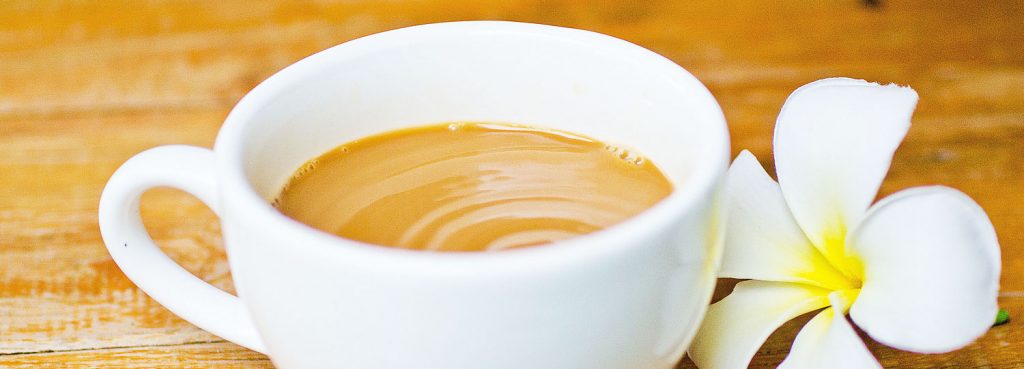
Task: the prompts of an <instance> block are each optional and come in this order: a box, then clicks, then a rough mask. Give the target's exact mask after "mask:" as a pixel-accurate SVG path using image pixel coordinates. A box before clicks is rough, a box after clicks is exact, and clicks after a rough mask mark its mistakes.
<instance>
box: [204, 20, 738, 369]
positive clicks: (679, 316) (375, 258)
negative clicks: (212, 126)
mask: <svg viewBox="0 0 1024 369" xmlns="http://www.w3.org/2000/svg"><path fill="white" fill-rule="evenodd" d="M466 121H469V122H499V123H516V124H526V125H531V126H536V127H547V128H554V129H559V130H565V131H569V132H575V133H579V134H583V135H586V136H589V137H593V138H596V139H599V140H601V141H603V142H607V143H611V144H616V145H622V146H625V147H629V148H632V149H636V150H637V151H638V152H640V153H642V154H643V155H644V156H646V157H647V158H649V159H650V160H653V162H654V163H656V164H657V165H658V167H659V168H660V169H661V170H662V171H663V173H665V175H666V176H667V177H668V178H669V179H670V180H671V181H672V182H673V185H674V186H675V190H674V192H673V194H672V195H670V196H669V197H668V198H666V199H665V200H663V201H661V202H660V203H658V204H656V205H655V206H654V207H652V208H651V209H648V210H647V211H645V212H644V213H641V214H640V215H638V216H636V217H634V218H632V219H630V220H627V221H626V222H623V223H621V224H619V225H615V226H613V227H610V228H608V229H606V230H602V231H599V232H595V233H592V234H588V235H584V236H579V237H575V238H572V239H570V240H566V241H562V242H557V243H554V244H551V245H546V246H541V247H534V248H528V249H523V250H512V251H506V252H500V253H497V254H482V253H470V254H473V255H467V254H461V253H460V254H459V255H455V254H450V253H449V254H431V253H427V252H419V251H407V250H397V249H389V248H383V247H375V246H370V245H365V244H360V243H358V242H355V241H349V240H344V239H341V238H338V237H335V236H332V235H329V234H327V233H324V232H320V231H317V230H314V229H312V228H309V227H305V226H303V225H301V224H299V223H297V222H295V221H292V220H290V219H287V218H285V217H284V215H281V214H280V213H276V211H275V210H274V209H273V208H272V207H270V206H269V202H270V201H271V200H272V199H273V198H274V197H275V196H277V195H278V193H279V191H280V189H281V187H282V186H283V185H284V184H285V183H286V182H287V181H288V179H289V178H290V176H291V175H292V174H293V173H294V171H295V170H296V169H297V168H298V167H299V166H301V165H302V164H303V163H305V162H306V161H308V160H310V159H312V158H315V157H317V156H319V155H320V154H322V153H324V152H326V151H328V150H330V149H332V148H334V147H336V146H338V145H340V144H343V143H345V142H348V141H352V140H355V139H358V138H361V137H365V136H369V135H372V134H376V133H381V132H386V131H391V130H395V129H400V128H406V127H413V126H422V125H427V124H433V123H443V122H466ZM214 151H215V152H216V155H217V157H218V166H219V167H218V169H219V170H220V171H222V172H228V173H233V174H236V175H234V176H233V177H236V179H231V178H232V175H228V176H227V178H226V179H225V180H224V183H222V190H221V191H222V192H223V196H224V199H223V200H222V201H223V202H224V203H225V204H227V206H226V208H225V209H224V211H225V212H226V214H221V216H222V218H223V219H225V220H224V226H223V228H224V232H225V238H226V243H227V244H228V253H229V256H230V259H231V266H232V270H233V272H234V276H235V282H236V285H237V287H238V290H239V295H240V296H241V297H242V299H243V301H244V302H245V305H246V306H247V307H248V308H249V310H250V312H251V314H252V315H253V320H254V322H255V324H256V326H257V328H258V330H259V332H260V334H261V336H262V338H263V340H264V342H265V344H266V347H267V350H268V351H269V354H270V355H271V357H272V358H273V360H274V362H275V364H277V365H279V366H281V367H284V368H293V367H294V368H301V367H316V365H317V364H316V363H321V364H322V363H328V362H337V363H339V365H340V364H345V365H351V366H350V367H353V368H369V367H379V368H413V367H422V368H451V369H460V368H485V367H486V368H517V369H522V368H531V369H538V368H558V369H571V368H581V369H582V368H587V369H613V368H614V369H627V368H630V369H646V368H659V369H661V368H670V367H672V366H673V365H674V363H675V362H676V361H677V360H678V359H679V357H680V355H682V352H683V350H685V347H686V345H687V344H688V342H689V340H690V339H691V337H692V335H693V334H694V331H695V329H696V328H697V325H698V324H699V320H700V318H701V317H702V316H703V313H704V310H705V307H706V304H707V302H708V299H709V298H710V292H711V289H712V288H713V287H714V278H715V276H714V272H715V269H716V268H717V265H716V264H717V261H716V260H717V257H718V256H717V254H718V250H717V249H716V248H717V246H716V245H717V244H718V242H719V241H718V239H717V237H718V234H719V229H720V227H719V226H718V217H719V215H718V214H717V210H716V206H717V205H716V202H717V201H716V200H715V197H716V196H717V195H716V194H717V186H718V184H719V182H720V180H721V178H722V175H723V173H724V171H725V168H726V165H727V159H728V137H727V130H726V126H725V121H724V118H723V116H722V113H721V110H720V109H719V107H718V104H717V103H716V102H715V100H714V98H713V97H712V96H711V94H710V93H709V92H708V91H707V89H706V88H705V87H704V86H703V85H702V84H701V83H700V82H699V81H697V80H696V79H695V78H694V77H693V76H691V75H690V74H689V73H687V72H686V71H685V70H683V69H682V68H680V67H679V66H677V65H676V64H674V63H672V62H671V61H669V60H667V59H665V58H663V57H661V56H659V55H657V54H655V53H653V52H650V51H648V50H645V49H643V48H641V47H638V46H636V45H633V44H630V43H627V42H625V41H622V40H618V39H614V38H611V37H608V36H603V35H599V34H596V33H591V32H586V31H579V30H571V29H564V28H557V27H549V26H541V25H529V24H519V23H509V22H461V23H448V24H437V25H427V26H419V27H411V28H406V29H400V30H396V31H390V32H386V33H382V34H377V35H373V36H369V37H365V38H362V39H358V40H354V41H350V42H348V43H345V44H343V45H340V46H337V47H334V48H331V49H328V50H326V51H323V52H321V53H318V54H316V55H313V56H311V57H309V58H307V59H305V60H302V61H300V62H298V63H296V64H294V65H292V66H290V67H288V68H287V69H285V70H283V71H281V72H280V73H278V74H276V75H275V76H273V77H271V78H270V79H268V80H267V81H265V82H264V83H262V84H261V85H260V86H258V87H257V88H256V89H254V90H253V91H252V92H251V93H250V94H249V95H247V96H246V97H245V98H244V99H243V100H242V102H240V103H239V105H238V106H237V107H236V108H235V110H234V111H232V113H231V115H230V116H229V118H228V120H227V122H226V123H225V126H224V128H223V129H222V131H221V134H220V136H219V137H218V140H217V144H216V147H215V150H214ZM396 155H401V153H396ZM243 202H244V203H255V202H262V204H263V205H261V206H259V207H258V210H256V211H254V214H251V216H252V218H253V219H257V218H259V219H263V220H262V223H260V222H261V221H258V220H252V221H245V220H232V218H235V217H237V218H243V217H247V216H250V214H237V213H239V212H243V211H248V210H240V209H241V206H233V205H231V204H232V203H239V204H240V203H243ZM232 212H234V213H235V214H232ZM272 228H273V229H274V231H273V232H272V231H271V230H270V229H272ZM278 228H280V229H278ZM282 229H283V230H282ZM299 265H301V266H302V267H297V266H299ZM289 301H293V302H289ZM298 301H301V302H302V303H298ZM294 337H303V338H302V339H301V341H302V344H301V345H300V344H299V343H298V342H296V339H294ZM339 360H340V361H339ZM346 367H349V366H346Z"/></svg>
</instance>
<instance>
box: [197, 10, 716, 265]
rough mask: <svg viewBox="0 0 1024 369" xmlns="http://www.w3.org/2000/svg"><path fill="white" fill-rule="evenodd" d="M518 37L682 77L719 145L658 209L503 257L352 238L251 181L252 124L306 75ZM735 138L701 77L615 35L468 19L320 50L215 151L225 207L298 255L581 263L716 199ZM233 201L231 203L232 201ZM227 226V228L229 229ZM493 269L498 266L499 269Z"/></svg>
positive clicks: (222, 135) (229, 127)
mask: <svg viewBox="0 0 1024 369" xmlns="http://www.w3.org/2000/svg"><path fill="white" fill-rule="evenodd" d="M492 31H500V32H514V33H522V34H528V35H539V36H545V37H555V38H561V39H567V40H569V41H575V42H581V43H587V44H590V45H594V46H595V47H599V48H602V49H609V50H613V51H614V52H617V53H620V54H624V55H626V56H628V57H631V58H637V59H643V61H644V64H645V65H651V66H652V67H655V68H659V69H660V71H659V72H661V73H664V74H666V75H668V76H671V78H676V79H679V80H680V82H681V83H684V84H686V85H687V87H688V88H691V89H694V90H695V92H696V93H697V94H699V95H703V97H704V98H706V99H707V100H708V101H709V104H706V105H707V107H706V108H707V109H709V110H710V111H709V113H710V117H711V120H712V122H711V123H710V124H712V125H713V127H711V129H710V130H709V132H710V136H711V139H712V140H713V142H710V143H708V144H707V145H705V146H703V151H702V152H699V153H698V154H697V155H698V156H699V157H701V159H700V160H697V161H696V164H695V165H694V167H693V169H692V170H691V171H690V173H689V174H688V176H687V177H686V178H685V179H683V181H682V182H681V183H677V184H676V186H675V187H676V188H675V189H674V190H673V191H672V193H671V194H670V195H669V196H668V197H666V198H665V199H662V200H661V201H659V202H658V203H656V204H654V205H653V206H651V207H650V208H648V209H646V210H644V211H642V212H640V213H639V214H637V215H634V216H633V217H630V218H628V219H626V220H624V221H622V222H620V223H617V224H614V225H612V226H610V227H608V228H604V229H601V230H598V231H595V232H592V233H588V234H584V235H578V236H574V237H571V238H568V239H565V240H561V241H557V242H553V243H551V244H547V245H543V246H539V247H527V248H521V249H511V250H503V251H501V252H431V251H424V250H412V249H403V248H396V247H387V246H381V245H375V244H370V243H365V242H360V241H356V240H351V239H347V238H343V237H340V236H336V235H334V234H330V233H328V232H325V231H321V230H318V229H315V228H313V227H310V226H308V225H305V224H303V223H301V222H298V221H296V220H294V219H292V218H289V217H288V216H286V215H284V214H282V213H281V212H279V211H278V210H277V209H275V208H274V207H273V206H272V205H271V204H270V203H268V202H267V201H266V200H265V199H264V198H263V197H262V196H260V194H259V193H257V192H256V190H255V189H254V188H253V186H252V185H251V184H250V183H249V179H248V176H247V175H246V170H245V164H246V163H245V151H246V142H244V139H245V134H246V132H247V131H246V130H247V128H248V126H249V125H248V124H247V123H248V122H249V121H250V120H251V119H253V118H254V116H255V115H256V112H257V111H258V109H259V108H260V107H261V106H264V105H265V104H268V103H270V102H272V101H273V100H274V99H275V98H276V95H277V92H278V91H280V90H282V89H284V88H287V87H289V86H291V84H292V83H295V81H298V80H302V79H303V77H304V76H307V75H310V74H314V73H317V72H318V71H319V70H321V67H322V66H324V65H326V64H330V63H331V62H333V61H335V60H337V59H343V58H346V57H351V56H355V55H361V54H363V53H367V52H373V51H374V50H377V49H381V48H386V47H388V46H389V45H392V44H395V43H399V42H402V41H403V40H405V39H407V38H408V37H410V36H416V37H422V34H424V33H437V34H446V33H451V32H458V33H466V32H492ZM729 150H730V148H729V132H728V127H727V125H726V121H725V116H724V114H723V113H722V110H721V107H720V105H719V104H718V102H717V100H716V99H715V98H714V96H713V95H712V94H711V92H710V91H709V90H708V89H707V87H706V86H704V85H703V84H702V83H701V82H700V81H699V80H698V79H697V78H696V77H694V76H693V75H692V74H691V73H690V72H689V71H687V70H685V69H684V68H683V67H681V66H679V65H678V64H676V63H674V62H672V61H671V60H669V59H667V58H665V57H664V56H662V55H660V54H657V53H655V52H653V51H650V50H648V49H646V48H644V47H641V46H639V45H636V44H633V43H630V42H628V41H625V40H622V39H618V38H615V37H612V36H608V35H604V34H601V33H596V32H592V31H586V30H580V29H574V28H566V27H559V26H551V25H542V24H535V23H521V22H510V21H460V22H445V23H431V24H423V25H417V26H411V27H405V28H399V29H395V30H390V31H385V32H381V33H376V34H372V35H368V36H364V37H361V38H357V39H354V40H351V41H347V42H344V43H342V44H339V45H336V46H333V47H330V48H328V49H325V50H323V51H320V52H317V53H316V54H313V55H311V56H308V57H306V58H304V59H302V60H299V61H297V62H295V63H293V64H291V65H289V66H287V67H285V68H284V69H282V70H280V71H278V72H276V73H274V74H273V75H272V76H270V77H269V78H267V79H266V80H264V81H263V82H261V83H260V84H258V85H257V86H256V87H254V88H253V89H252V90H251V91H250V92H248V93H247V94H246V95H245V96H244V97H243V98H242V99H241V100H240V101H239V102H238V103H237V104H236V105H235V106H234V108H232V110H231V112H230V113H229V114H228V116H227V118H226V119H225V122H224V125H223V126H222V127H221V129H220V131H219V133H218V135H217V138H216V142H215V144H214V153H215V156H216V158H217V163H216V166H217V169H218V176H219V178H218V182H219V185H220V191H221V192H220V193H221V194H222V198H221V202H222V203H221V205H226V203H227V202H228V201H240V202H241V203H242V204H243V206H245V209H246V214H245V215H244V217H245V218H246V221H247V222H251V223H254V224H257V225H258V226H259V227H261V229H264V227H277V228H279V229H280V231H281V232H287V233H288V235H289V238H291V239H292V240H294V242H292V244H290V245H288V247H290V248H293V249H295V250H296V251H300V250H307V251H314V252H316V253H317V254H319V255H338V254H344V255H346V256H357V255H359V256H369V257H382V258H389V259H390V260H398V259H401V260H405V261H408V262H411V263H417V264H418V263H421V262H424V261H427V262H430V263H467V262H468V263H473V264H479V263H481V262H486V261H494V262H499V261H515V260H519V261H527V262H530V263H537V262H543V261H544V260H553V259H556V258H557V257H556V256H557V255H571V256H573V257H574V258H581V257H582V255H584V254H586V253H590V254H595V255H596V254H603V253H614V252H617V251H621V249H623V248H626V247H629V245H630V244H631V242H629V241H630V239H631V238H635V236H634V235H637V234H647V233H650V232H652V231H655V230H657V229H660V228H661V227H666V226H670V225H669V224H665V223H667V222H669V220H671V219H673V218H674V216H678V215H679V214H678V213H685V212H688V211H691V210H692V209H693V208H694V207H696V206H698V205H699V204H700V200H701V198H702V197H703V196H714V194H715V193H716V191H715V189H716V188H717V186H719V184H720V183H719V182H720V179H721V178H722V177H723V176H724V173H725V171H726V167H727V165H728V156H729ZM228 198H231V200H228ZM225 228H227V227H225ZM492 265H494V264H493V263H492Z"/></svg>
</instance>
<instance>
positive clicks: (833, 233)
mask: <svg viewBox="0 0 1024 369" xmlns="http://www.w3.org/2000/svg"><path fill="white" fill-rule="evenodd" d="M916 104H917V93H916V92H914V90H913V89H911V88H909V87H899V86H896V85H885V86H882V85H879V84H876V83H868V82H866V81H863V80H854V79H849V78H829V79H823V80H820V81H817V82H813V83H810V84H807V85H805V86H803V87H800V88H799V89H797V90H796V91H794V92H793V94H792V95H790V96H789V99H788V100H786V103H785V104H784V105H783V106H782V111H781V112H780V113H779V118H778V121H777V122H776V123H775V141H774V143H773V145H774V149H775V165H776V168H777V172H778V177H779V184H780V185H781V187H782V193H783V195H784V196H785V198H786V202H787V204H789V209H790V210H791V211H792V212H793V216H794V217H795V218H796V220H797V223H799V224H800V227H801V228H802V229H803V230H804V232H805V233H806V234H807V237H808V238H810V240H811V242H812V243H813V244H814V245H815V246H816V247H818V249H819V250H821V251H822V253H823V254H825V257H826V258H828V259H829V260H830V261H832V262H833V263H834V264H836V265H843V263H844V260H842V256H843V255H844V254H845V253H844V251H843V242H842V241H843V240H844V239H845V235H846V232H847V230H848V229H849V228H851V227H852V226H854V225H856V224H857V223H858V222H859V221H860V219H861V217H863V215H864V212H865V210H866V209H867V208H868V206H869V205H871V202H872V200H874V198H875V194H877V193H878V188H879V186H880V185H881V183H882V179H884V178H885V174H886V172H888V171H889V164H890V162H891V161H892V156H893V153H894V152H895V151H896V147H898V146H899V144H900V141H902V140H903V137H904V136H905V135H906V133H907V130H908V129H909V128H910V116H911V115H912V114H913V112H914V106H915V105H916Z"/></svg>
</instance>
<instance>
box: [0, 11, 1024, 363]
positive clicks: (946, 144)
mask: <svg viewBox="0 0 1024 369" xmlns="http://www.w3.org/2000/svg"><path fill="white" fill-rule="evenodd" d="M461 19H508V20H519V21H529V22H539V23H548V24H556V25H563V26H570V27H578V28H585V29H592V30H595V31H599V32H603V33H608V34H611V35H614V36H618V37H621V38H624V39H627V40H630V41H633V42H636V43H639V44H641V45H643V46H646V47H649V48H651V49H653V50H655V51H658V52H660V53H662V54H664V55H666V56H668V57H669V58H671V59H673V60H674V61H676V62H678V63H680V64H681V65H683V66H685V67H687V68H688V69H690V70H691V71H692V72H693V73H694V74H695V75H697V76H698V78H700V79H701V80H702V81H704V82H705V83H706V84H707V85H708V86H709V88H710V89H711V90H712V92H713V93H714V94H715V95H716V97H717V98H718V99H719V102H720V103H721V104H722V106H723V108H724V110H725V113H726V116H727V118H728V120H729V122H730V130H731V133H732V135H733V147H734V153H735V152H737V151H738V149H739V148H749V149H751V150H752V151H753V152H754V153H755V154H757V155H758V157H759V158H760V159H761V161H762V162H763V163H765V165H766V166H768V168H769V171H773V170H772V169H771V167H772V158H771V146H770V144H771V132H772V127H773V126H774V120H775V116H776V114H777V113H778V110H779V107H780V106H781V104H782V102H783V101H784V100H785V98H786V96H787V95H788V94H789V93H790V92H791V91H792V90H793V89H794V88H796V87H798V86H799V85H801V84H804V83H806V82H809V81H812V80H815V79H818V78H823V77H828V76H835V75H849V76H855V77H862V78H867V79H871V80H879V81H896V82H899V83H901V84H909V85H911V86H913V87H915V88H916V89H917V90H918V91H919V92H920V94H921V103H920V105H919V108H918V111H917V113H916V114H915V121H914V126H913V128H912V129H911V132H910V134H909V136H908V138H907V141H906V142H905V143H904V145H903V146H902V147H901V148H900V150H899V151H898V152H897V155H896V159H895V161H894V163H893V168H892V170H891V172H890V175H889V178H888V179H887V180H886V182H885V183H884V184H883V188H882V191H881V192H882V194H881V195H886V194H890V193H892V192H895V191H898V190H900V189H903V188H907V187H910V186H916V185H924V184H946V185H950V186H953V187H957V188H960V189H961V190H963V191H964V192H966V193H968V194H969V195H971V196H972V197H974V198H975V199H976V200H977V201H978V202H979V203H980V204H981V205H982V206H983V207H984V208H985V209H986V210H987V211H988V212H989V215H990V217H991V218H992V221H993V223H994V224H995V226H996V229H997V232H998V234H999V237H1000V239H1001V242H1002V246H1003V263H1004V273H1003V278H1002V284H1003V286H1002V290H1003V296H1004V297H1003V298H1002V300H1001V301H1002V303H1003V304H1005V305H1007V307H1009V308H1010V310H1011V313H1012V314H1014V316H1019V315H1021V314H1024V309H1022V304H1024V303H1022V302H1021V299H1024V278H1022V273H1024V210H1018V204H1021V201H1022V200H1024V197H1022V196H1021V194H1020V193H1019V191H1020V189H1021V188H1024V53H1020V52H1019V45H1021V44H1024V27H1022V26H1024V24H1022V23H1021V19H1024V1H1020V0H1008V1H964V0H957V1H952V2H929V1H924V0H913V1H884V2H883V4H882V6H881V7H869V6H863V5H862V2H860V1H855V0H850V1H845V0H828V1H819V2H805V1H799V0H785V1H777V2H772V3H771V4H758V5H757V6H753V5H751V4H750V3H749V2H746V1H743V0H723V1H707V2H679V1H671V0H652V1H617V0H598V1H592V2H586V3H580V2H576V1H573V0H547V1H542V0H524V1H508V2H501V3H481V2H474V1H470V0H456V1H446V0H418V1H409V0H399V1H391V0H360V1H350V0H339V1H318V2H315V3H314V2H301V3H300V2H258V3H252V2H246V1H242V0H226V1H219V2H202V3H200V2H144V3H143V2H135V1H129V0H115V1H108V2H100V3H83V2H77V1H64V0H42V1H29V0H13V1H5V2H0V65H2V66H3V68H0V173H2V174H0V366H2V367H9V366H10V367H40V366H49V365H53V364H54V363H57V362H61V363H64V364H62V365H64V366H70V367H103V366H118V367H121V366H140V367H163V366H173V367H196V368H199V367H269V365H270V364H269V362H268V361H266V359H265V358H263V357H262V356H260V355H258V354H255V353H252V352H251V351H247V350H244V349H241V348H239V347H237V346H234V345H232V344H230V343H225V342H219V341H218V340H217V339H216V338H215V337H213V336H211V335H209V334H208V333H205V332H202V331H201V330H199V329H197V328H195V327H193V326H191V325H189V324H188V323H185V322H184V321H182V320H180V319H178V318H176V317H174V316H173V314H170V313H169V312H167V311H166V310H164V309H163V308H162V307H160V306H159V305H157V304H156V303H155V302H153V301H152V300H150V299H149V298H148V297H146V296H145V295H144V294H142V293H141V292H140V291H138V290H137V289H136V288H135V287H133V286H132V285H131V283H130V282H129V281H128V280H127V279H125V278H124V276H123V275H122V274H121V273H120V271H119V270H117V268H116V266H115V265H114V264H113V263H112V262H111V261H110V259H109V257H108V256H107V255H106V251H105V250H104V247H103V245H102V242H101V241H100V238H99V233H98V230H97V228H96V203H97V202H98V198H99V193H100V191H101V189H102V186H103V184H104V182H105V181H106V179H107V178H108V177H109V175H110V174H111V173H112V172H113V170H114V169H115V168H116V167H117V166H118V165H119V164H120V163H121V162H123V161H124V160H125V159H127V158H128V157H129V156H130V155H132V154H134V153H136V152H138V151H141V150H143V149H145V148H148V147H152V146H156V145H160V144H166V143H186V144H195V145H200V146H210V145H211V144H212V142H213V137H214V135H215V133H216V130H217V128H218V127H219V126H220V123H221V121H222V120H223V117H224V116H225V115H226V113H227V111H228V109H229V108H230V107H231V105H232V104H233V103H234V102H235V101H237V99H238V98H240V97H241V96H242V94H244V93H245V91H248V90H249V89H251V88H252V87H253V86H255V84H256V83H258V82H259V81H261V80H262V79H264V78H266V77H267V76H269V75H270V74H272V73H273V72H275V71H277V70H278V69H280V68H282V67H284V66H285V65H287V64H290V63H292V62H294V61H296V60H298V59H300V58H302V57H304V56H306V55H309V54H311V53H313V52H316V51H319V50H321V49H323V48H326V47H329V46H331V45H334V44H337V43H340V42H343V41H346V40H349V39H352V38H355V37H359V36H362V35H366V34H370V33H374V32H378V31H383V30H386V29H392V28H397V27H401V26H407V25H413V24H421V23H428V22H438V21H448V20H461ZM142 212H143V216H144V219H145V220H146V224H147V226H148V227H149V228H150V230H151V232H152V233H153V235H154V238H156V239H157V241H158V242H159V243H160V244H161V245H162V246H163V247H164V248H165V249H166V250H167V251H168V252H169V253H171V254H172V256H173V257H174V258H175V259H176V260H178V261H180V262H181V263H182V264H184V265H185V267H186V269H189V270H190V271H192V272H193V273H196V274H197V275H199V276H200V277H202V278H204V279H206V280H208V281H211V282H212V283H214V284H216V285H217V286H219V287H221V288H223V289H225V290H229V291H230V290H231V289H232V287H231V281H230V272H229V271H228V270H227V265H226V262H225V259H224V254H223V251H222V249H221V248H220V239H219V228H218V226H217V223H216V219H215V218H214V217H213V215H212V214H211V213H210V212H209V211H208V210H207V209H206V208H205V207H204V206H203V205H202V204H201V203H199V202H198V201H197V200H195V199H194V198H191V197H189V196H187V195H184V194H181V193H178V192H174V191H160V190H156V191H153V192H152V193H149V194H147V195H146V197H145V199H144V201H143V209H142ZM804 319H805V320H806V319H807V318H806V317H805V318H804ZM1017 325H1018V323H1016V322H1011V323H1010V324H1008V325H1006V326H1002V327H998V328H996V329H994V330H993V331H992V332H990V333H989V334H988V335H987V336H985V337H984V338H983V339H981V340H980V341H979V342H978V343H975V344H974V345H972V346H969V347H968V348H966V349H964V350H961V351H957V352H954V353H950V354H944V355H916V354H909V353H901V352H897V351H894V350H892V349H887V348H884V347H881V346H878V345H876V344H871V348H872V350H873V351H874V352H875V353H876V354H877V355H878V356H879V358H880V359H881V361H882V363H883V364H885V365H886V366H887V367H907V368H918V367H921V368H924V367H940V368H956V367H983V368H1017V367H1021V366H1024V354H1022V352H1024V342H1022V341H1024V337H1022V334H1021V333H1019V332H1020V328H1018V327H1017ZM799 326H800V325H799V324H790V325H787V326H784V327H783V328H782V329H781V330H780V331H779V332H778V333H777V334H776V335H773V336H772V338H771V339H769V341H768V342H767V343H766V344H765V347H763V348H762V350H761V353H760V354H759V356H758V357H757V358H756V359H755V362H754V363H753V365H752V367H755V368H767V367H774V365H775V364H777V363H778V362H779V361H781V360H782V358H783V357H784V354H785V352H786V351H787V350H788V347H789V342H790V341H791V340H792V337H793V336H794V335H795V334H796V331H797V329H798V328H799ZM154 345H157V346H154ZM683 367H689V366H686V364H685V363H684V364H683Z"/></svg>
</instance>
